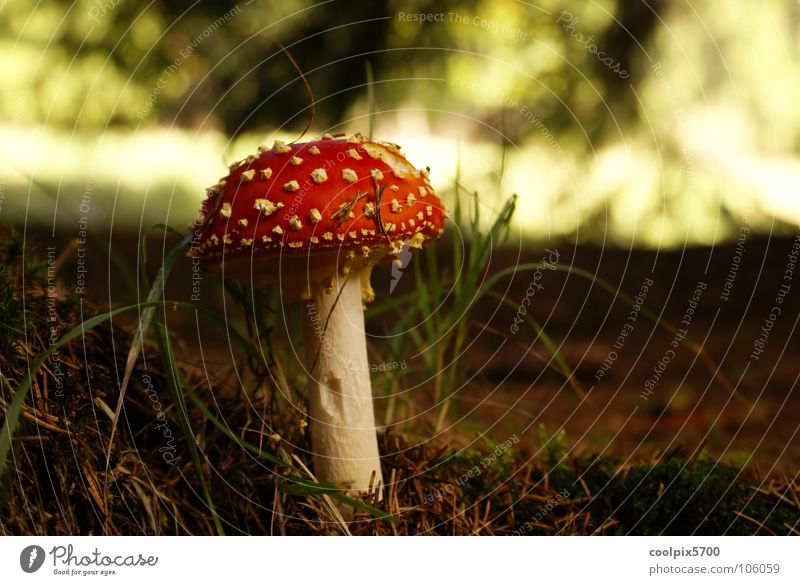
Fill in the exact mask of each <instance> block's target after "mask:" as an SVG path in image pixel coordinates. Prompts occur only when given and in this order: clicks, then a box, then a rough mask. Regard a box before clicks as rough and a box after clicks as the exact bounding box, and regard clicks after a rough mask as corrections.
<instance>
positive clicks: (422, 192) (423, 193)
mask: <svg viewBox="0 0 800 585" xmlns="http://www.w3.org/2000/svg"><path fill="white" fill-rule="evenodd" d="M427 195H428V190H427V189H426V188H425V187H420V188H419V196H420V197H425V196H427Z"/></svg>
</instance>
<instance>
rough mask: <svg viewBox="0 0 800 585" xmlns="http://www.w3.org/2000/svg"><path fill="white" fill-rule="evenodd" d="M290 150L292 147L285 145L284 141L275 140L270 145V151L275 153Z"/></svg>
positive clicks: (283, 152)
mask: <svg viewBox="0 0 800 585" xmlns="http://www.w3.org/2000/svg"><path fill="white" fill-rule="evenodd" d="M291 150H292V149H291V148H290V147H288V146H286V143H285V142H283V141H281V140H276V141H275V143H274V144H273V145H272V151H273V152H274V153H275V154H286V153H287V152H289V151H291Z"/></svg>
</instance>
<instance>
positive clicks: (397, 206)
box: [392, 199, 403, 213]
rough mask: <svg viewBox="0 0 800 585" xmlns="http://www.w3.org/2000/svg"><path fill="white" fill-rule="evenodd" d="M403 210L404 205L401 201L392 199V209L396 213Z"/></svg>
mask: <svg viewBox="0 0 800 585" xmlns="http://www.w3.org/2000/svg"><path fill="white" fill-rule="evenodd" d="M402 210H403V206H402V205H400V202H399V201H398V200H397V199H392V211H393V212H395V213H400V212H401V211H402Z"/></svg>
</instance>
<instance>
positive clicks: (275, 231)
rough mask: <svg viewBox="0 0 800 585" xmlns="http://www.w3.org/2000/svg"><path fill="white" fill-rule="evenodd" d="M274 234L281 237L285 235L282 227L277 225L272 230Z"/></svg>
mask: <svg viewBox="0 0 800 585" xmlns="http://www.w3.org/2000/svg"><path fill="white" fill-rule="evenodd" d="M272 233H273V234H278V235H281V234H282V233H283V229H281V226H279V225H276V226H275V227H274V228H272Z"/></svg>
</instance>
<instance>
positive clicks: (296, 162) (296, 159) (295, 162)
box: [289, 156, 303, 167]
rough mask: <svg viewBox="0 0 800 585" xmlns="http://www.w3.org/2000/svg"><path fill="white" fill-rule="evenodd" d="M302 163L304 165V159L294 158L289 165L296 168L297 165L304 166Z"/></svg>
mask: <svg viewBox="0 0 800 585" xmlns="http://www.w3.org/2000/svg"><path fill="white" fill-rule="evenodd" d="M302 163H303V159H302V158H300V157H299V156H293V157H292V158H291V159H290V160H289V164H290V165H292V166H294V167H296V166H297V165H299V164H302Z"/></svg>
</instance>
